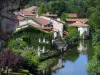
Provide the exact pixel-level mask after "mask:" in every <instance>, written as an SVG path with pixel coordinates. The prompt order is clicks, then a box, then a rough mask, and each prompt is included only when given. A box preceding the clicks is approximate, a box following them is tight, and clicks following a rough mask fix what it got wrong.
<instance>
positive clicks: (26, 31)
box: [13, 25, 52, 49]
mask: <svg viewBox="0 0 100 75" xmlns="http://www.w3.org/2000/svg"><path fill="white" fill-rule="evenodd" d="M16 38H22V39H23V41H25V42H26V43H27V45H28V46H30V47H31V46H33V48H35V49H37V47H38V46H45V47H46V49H50V48H51V43H52V33H49V32H45V31H43V30H40V29H38V28H36V27H33V26H31V25H29V26H28V27H27V28H23V29H20V30H19V31H17V32H15V33H14V34H13V39H16ZM39 38H42V39H43V38H45V40H46V42H39ZM47 42H48V43H47Z"/></svg>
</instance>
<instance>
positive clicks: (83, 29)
mask: <svg viewBox="0 0 100 75" xmlns="http://www.w3.org/2000/svg"><path fill="white" fill-rule="evenodd" d="M78 32H79V33H80V37H81V36H82V35H86V36H89V27H88V26H79V27H78Z"/></svg>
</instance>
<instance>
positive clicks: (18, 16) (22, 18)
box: [17, 15, 25, 20]
mask: <svg viewBox="0 0 100 75" xmlns="http://www.w3.org/2000/svg"><path fill="white" fill-rule="evenodd" d="M17 19H18V20H24V19H25V17H24V16H21V15H17Z"/></svg>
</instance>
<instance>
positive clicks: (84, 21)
mask: <svg viewBox="0 0 100 75" xmlns="http://www.w3.org/2000/svg"><path fill="white" fill-rule="evenodd" d="M66 21H67V22H68V21H81V22H83V23H86V22H88V19H66Z"/></svg>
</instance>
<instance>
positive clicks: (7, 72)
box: [7, 67, 9, 75]
mask: <svg viewBox="0 0 100 75" xmlns="http://www.w3.org/2000/svg"><path fill="white" fill-rule="evenodd" d="M8 69H9V68H8V67H7V75H8Z"/></svg>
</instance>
